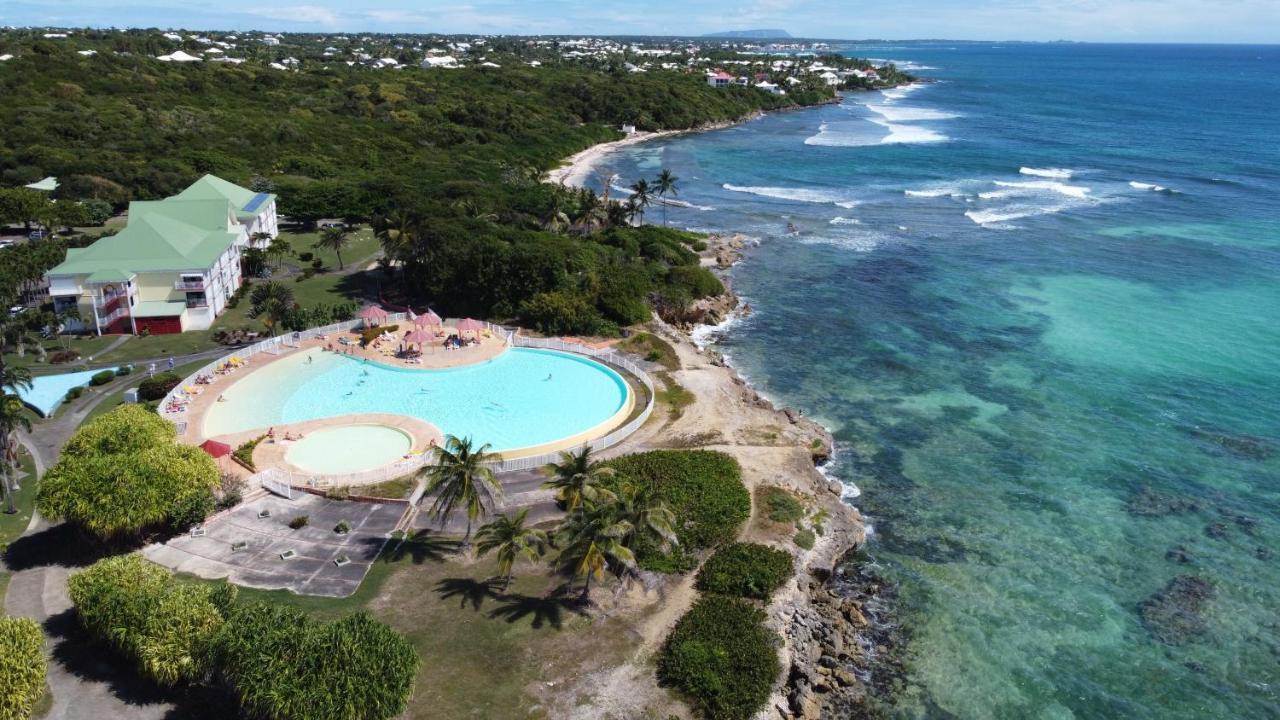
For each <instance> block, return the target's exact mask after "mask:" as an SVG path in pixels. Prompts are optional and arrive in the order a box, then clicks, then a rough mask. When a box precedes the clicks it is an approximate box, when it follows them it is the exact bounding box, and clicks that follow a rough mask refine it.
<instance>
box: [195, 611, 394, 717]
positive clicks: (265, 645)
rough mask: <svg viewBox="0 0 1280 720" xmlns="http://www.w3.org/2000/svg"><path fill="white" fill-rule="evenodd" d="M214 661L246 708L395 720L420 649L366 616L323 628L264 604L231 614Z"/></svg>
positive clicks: (256, 712)
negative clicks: (417, 649)
mask: <svg viewBox="0 0 1280 720" xmlns="http://www.w3.org/2000/svg"><path fill="white" fill-rule="evenodd" d="M212 656H213V657H214V662H215V663H216V665H217V666H218V669H219V673H220V675H221V677H222V678H223V680H224V681H225V682H226V683H227V685H228V686H229V687H230V688H231V690H232V692H233V693H234V694H235V695H236V697H237V698H239V700H240V703H241V705H243V707H244V708H245V710H247V711H248V712H249V714H250V715H253V716H257V717H264V718H272V719H273V720H295V719H296V720H304V719H306V720H384V719H385V718H391V717H395V716H397V715H399V714H401V713H402V712H404V710H405V707H406V705H407V704H408V701H409V697H410V695H412V694H413V678H414V676H415V675H416V674H417V671H418V655H417V653H416V652H415V651H414V649H413V646H412V645H410V644H409V642H408V641H407V640H405V639H404V638H403V637H401V636H400V635H399V634H398V633H396V632H395V631H393V630H392V629H391V628H389V627H387V626H386V625H383V624H382V623H379V622H376V621H374V620H373V619H371V618H370V617H369V616H368V615H366V614H365V613H362V612H361V613H356V614H354V615H351V616H348V617H346V618H344V619H342V620H338V621H336V622H331V623H321V622H317V621H315V620H311V619H310V618H309V617H307V615H306V614H305V613H303V612H302V611H301V610H298V609H295V608H290V607H284V606H271V605H262V604H256V605H250V606H247V607H244V608H241V609H239V610H237V611H236V612H235V613H233V614H232V616H231V617H230V618H229V619H228V621H227V624H226V625H225V626H224V628H223V631H222V632H221V633H220V634H219V636H218V637H217V638H216V640H215V643H214V646H213V651H212Z"/></svg>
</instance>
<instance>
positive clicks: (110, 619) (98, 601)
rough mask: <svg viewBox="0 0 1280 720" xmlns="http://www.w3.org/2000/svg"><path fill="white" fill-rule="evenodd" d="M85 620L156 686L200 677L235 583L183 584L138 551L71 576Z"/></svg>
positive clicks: (204, 672)
mask: <svg viewBox="0 0 1280 720" xmlns="http://www.w3.org/2000/svg"><path fill="white" fill-rule="evenodd" d="M67 585H68V588H69V591H70V595H71V602H72V603H74V604H75V607H76V612H77V613H78V615H79V618H80V623H81V625H83V626H84V628H85V629H86V630H88V631H89V633H90V634H92V635H93V636H95V637H97V638H98V639H100V640H102V641H104V642H106V643H108V644H110V645H111V646H113V647H115V648H116V649H117V650H119V651H120V652H121V653H122V654H124V655H125V656H126V657H128V658H129V659H130V660H132V661H133V662H134V663H136V664H137V666H138V671H139V672H140V673H141V674H142V675H144V676H145V677H147V678H149V679H151V680H153V681H155V682H156V683H157V684H159V685H163V686H173V685H176V684H177V683H179V682H188V681H192V680H197V679H201V678H203V677H204V676H206V675H207V673H208V666H207V664H206V651H207V648H208V646H209V643H210V642H211V641H212V639H213V637H214V635H215V634H216V633H217V632H218V630H219V629H220V628H221V627H222V625H223V622H224V620H223V614H222V612H223V608H225V607H227V606H228V605H229V604H230V602H231V601H232V600H233V599H234V597H235V592H236V591H235V586H233V585H229V584H227V583H221V584H219V585H216V586H210V585H198V584H195V583H180V582H178V581H177V580H175V579H174V577H173V574H172V573H170V572H169V571H168V570H166V569H164V568H162V567H160V566H159V565H155V564H153V563H150V562H148V561H147V560H144V559H143V558H142V556H141V555H136V554H135V555H120V556H116V557H111V558H107V559H105V560H100V561H98V562H97V563H94V565H92V566H91V567H90V568H89V569H87V570H85V571H84V572H82V573H79V574H76V575H73V576H72V577H71V579H70V580H69V581H68V582H67Z"/></svg>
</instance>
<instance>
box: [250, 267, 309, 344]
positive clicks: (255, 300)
mask: <svg viewBox="0 0 1280 720" xmlns="http://www.w3.org/2000/svg"><path fill="white" fill-rule="evenodd" d="M249 302H250V303H251V305H252V307H251V308H250V309H249V317H251V318H259V317H260V318H262V322H263V323H264V324H266V326H267V329H268V330H270V331H271V334H272V335H275V334H276V326H277V325H279V324H280V323H281V322H282V321H283V320H284V319H285V317H287V316H288V315H289V313H290V311H292V310H293V309H294V308H295V307H296V306H297V304H298V303H297V302H296V301H295V300H294V297H293V290H292V289H291V288H290V287H289V286H288V285H285V284H284V283H279V282H275V281H274V280H273V281H271V282H264V283H262V284H261V285H255V286H253V291H252V292H251V293H249Z"/></svg>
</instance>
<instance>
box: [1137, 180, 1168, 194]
mask: <svg viewBox="0 0 1280 720" xmlns="http://www.w3.org/2000/svg"><path fill="white" fill-rule="evenodd" d="M1129 187H1131V188H1133V189H1134V190H1150V191H1151V192H1157V193H1166V194H1169V195H1172V194H1174V193H1176V192H1178V191H1177V190H1172V189H1170V188H1167V187H1165V186H1163V185H1155V184H1153V183H1144V182H1138V181H1137V180H1130V181H1129Z"/></svg>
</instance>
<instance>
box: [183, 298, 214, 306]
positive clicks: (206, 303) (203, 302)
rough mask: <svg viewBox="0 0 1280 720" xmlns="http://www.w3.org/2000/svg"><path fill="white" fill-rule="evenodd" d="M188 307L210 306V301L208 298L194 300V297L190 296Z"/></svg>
mask: <svg viewBox="0 0 1280 720" xmlns="http://www.w3.org/2000/svg"><path fill="white" fill-rule="evenodd" d="M187 307H188V308H203V307H209V301H208V300H193V299H190V298H188V299H187Z"/></svg>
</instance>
